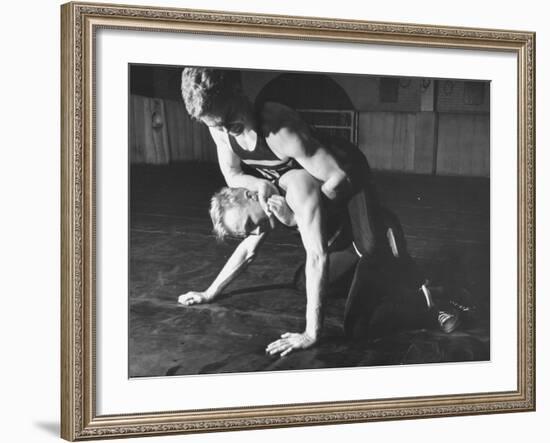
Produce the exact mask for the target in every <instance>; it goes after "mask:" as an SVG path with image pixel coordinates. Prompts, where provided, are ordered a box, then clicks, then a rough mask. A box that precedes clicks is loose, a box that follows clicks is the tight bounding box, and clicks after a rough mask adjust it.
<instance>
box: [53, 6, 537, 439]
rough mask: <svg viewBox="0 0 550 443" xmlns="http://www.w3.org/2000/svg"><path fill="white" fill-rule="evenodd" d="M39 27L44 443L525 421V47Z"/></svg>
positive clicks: (301, 25)
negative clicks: (53, 308)
mask: <svg viewBox="0 0 550 443" xmlns="http://www.w3.org/2000/svg"><path fill="white" fill-rule="evenodd" d="M61 14H62V306H61V309H62V373H61V377H62V392H61V399H62V402H61V403H62V426H61V433H62V437H63V438H65V439H67V440H84V439H93V438H107V437H121V436H144V435H159V434H173V433H192V432H204V431H222V430H231V429H234V430H236V429H252V428H255V429H259V428H267V427H278V426H301V425H318V424H335V423H351V422H358V421H374V420H392V419H400V418H417V417H418V418H419V417H439V416H449V415H466V414H488V413H497V412H513V411H532V410H534V408H535V355H534V352H535V332H534V322H535V294H534V291H535V284H534V277H535V276H534V260H535V249H534V248H535V247H534V245H535V241H534V240H535V224H534V223H535V218H534V211H535V208H534V204H535V203H534V202H535V200H534V193H535V189H534V186H535V177H534V174H535V165H534V152H535V145H534V143H535V127H534V122H535V119H534V114H535V103H534V89H535V71H534V70H535V36H534V34H533V33H530V32H525V31H501V30H488V29H467V28H451V27H442V26H434V25H409V24H390V23H374V22H362V21H352V20H335V19H334V20H333V19H320V18H306V17H286V16H267V15H257V14H247V13H225V12H216V11H193V10H181V9H166V8H155V7H133V6H122V5H105V4H101V5H100V4H89V3H68V4H66V5H63V6H62V8H61Z"/></svg>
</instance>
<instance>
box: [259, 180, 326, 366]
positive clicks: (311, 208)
mask: <svg viewBox="0 0 550 443" xmlns="http://www.w3.org/2000/svg"><path fill="white" fill-rule="evenodd" d="M293 172H294V171H291V172H289V173H287V174H289V176H290V174H292V173H293ZM294 175H295V176H296V177H298V176H299V180H292V182H291V183H290V184H289V186H288V188H287V194H286V199H287V203H288V205H289V207H290V208H291V209H292V210H293V211H294V216H295V219H296V223H297V225H298V229H299V230H300V236H301V237H302V243H303V245H304V248H305V250H306V296H307V304H306V325H305V330H304V331H303V332H285V333H284V334H282V335H281V338H280V339H279V340H276V341H274V342H273V343H270V344H269V345H268V346H267V348H266V352H267V353H269V354H271V355H274V354H280V355H281V357H282V356H285V355H287V354H288V353H290V352H292V351H294V350H296V349H305V348H309V347H311V346H313V345H314V344H315V343H317V341H318V340H319V338H320V335H321V328H322V326H323V299H324V292H325V287H326V279H327V273H328V254H327V247H326V239H325V230H324V224H323V220H324V219H323V207H322V204H321V192H320V188H319V184H318V182H316V180H315V179H313V178H312V177H311V176H309V174H306V173H305V172H304V171H295V174H294ZM289 182H290V180H289Z"/></svg>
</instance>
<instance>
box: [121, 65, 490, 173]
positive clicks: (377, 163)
mask: <svg viewBox="0 0 550 443" xmlns="http://www.w3.org/2000/svg"><path fill="white" fill-rule="evenodd" d="M139 68H140V69H138V71H139V72H138V73H137V74H139V75H135V76H134V78H132V94H131V98H130V139H129V149H130V158H131V161H132V162H133V163H147V164H167V163H170V162H177V161H201V162H215V161H216V151H215V146H214V143H213V142H212V139H211V138H210V135H209V133H208V130H207V128H206V127H205V126H204V125H201V124H199V123H197V122H195V121H192V120H191V119H190V118H189V117H188V115H187V113H186V111H185V108H184V105H183V102H182V100H181V98H180V95H179V79H180V72H181V71H180V68H163V69H150V68H147V67H139ZM321 77H324V79H322V78H321ZM327 77H328V79H327ZM277 78H278V74H277V73H273V72H261V71H248V72H245V73H243V84H244V86H245V93H246V94H247V95H248V96H249V97H250V98H251V99H252V100H254V99H256V97H257V96H258V94H261V93H262V91H265V90H266V89H267V88H268V86H273V82H276V81H277ZM329 79H330V80H329ZM319 80H320V81H321V80H323V83H319V84H318V85H317V89H319V88H321V87H326V86H325V85H327V83H326V82H330V83H333V84H334V85H336V87H337V88H339V89H341V90H342V91H343V92H345V95H347V97H348V98H349V103H351V107H353V109H355V111H356V112H357V114H358V119H357V121H358V133H357V140H358V145H359V148H360V149H361V150H362V151H363V152H364V153H365V154H366V156H367V158H368V159H369V162H370V164H371V166H372V168H373V169H378V170H385V171H395V172H407V173H417V174H438V175H463V176H483V177H488V176H489V171H490V165H489V157H490V143H489V133H490V119H489V103H490V85H489V83H487V82H465V81H460V80H432V79H419V78H395V79H392V78H381V77H374V76H373V77H365V76H355V75H336V74H329V75H326V76H319ZM315 83H316V82H315V81H312V89H315ZM317 83H318V82H317ZM330 83H328V84H330ZM320 85H321V86H320ZM301 88H303V85H302V86H301ZM288 89H289V88H288V87H287V86H285V88H284V89H282V90H284V91H286V93H288V94H289V97H293V96H296V95H298V94H297V92H296V91H292V90H288ZM318 95H319V94H318V92H315V93H314V94H313V93H312V97H315V96H317V97H318ZM328 96H329V97H330V94H328ZM301 97H304V94H303V93H302V94H301ZM306 97H307V95H306ZM323 106H325V107H327V108H331V104H330V102H328V103H323ZM338 106H339V107H340V108H341V106H342V105H341V100H340V102H339V105H338Z"/></svg>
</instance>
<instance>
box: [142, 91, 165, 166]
mask: <svg viewBox="0 0 550 443" xmlns="http://www.w3.org/2000/svg"><path fill="white" fill-rule="evenodd" d="M149 103H150V108H151V111H150V115H149V116H146V118H147V119H148V121H146V124H149V125H150V126H151V134H152V145H151V148H152V153H153V161H154V163H155V164H167V163H169V162H170V142H169V138H168V124H167V121H166V111H165V106H164V100H162V99H158V98H152V99H149Z"/></svg>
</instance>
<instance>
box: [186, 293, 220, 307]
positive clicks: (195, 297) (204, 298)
mask: <svg viewBox="0 0 550 443" xmlns="http://www.w3.org/2000/svg"><path fill="white" fill-rule="evenodd" d="M213 298H214V297H212V296H211V295H210V294H208V293H207V292H206V291H189V292H186V293H185V294H182V295H180V296H179V297H178V303H180V304H182V305H185V306H190V305H199V304H201V303H208V302H210V301H212V299H213Z"/></svg>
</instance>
